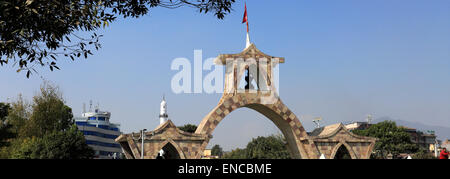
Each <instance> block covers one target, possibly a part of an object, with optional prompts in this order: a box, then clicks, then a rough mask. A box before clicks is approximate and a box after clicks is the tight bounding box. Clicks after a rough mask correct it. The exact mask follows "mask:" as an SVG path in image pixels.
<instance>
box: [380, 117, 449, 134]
mask: <svg viewBox="0 0 450 179" xmlns="http://www.w3.org/2000/svg"><path fill="white" fill-rule="evenodd" d="M386 120H389V121H394V122H395V123H397V125H398V126H405V127H410V128H415V129H417V130H420V131H423V132H426V131H427V130H433V131H435V132H436V135H437V137H438V139H439V140H445V139H450V127H445V126H444V127H443V126H432V125H426V124H423V123H419V122H409V121H404V120H399V119H392V118H390V117H381V118H377V119H375V120H374V121H373V123H378V122H382V121H386Z"/></svg>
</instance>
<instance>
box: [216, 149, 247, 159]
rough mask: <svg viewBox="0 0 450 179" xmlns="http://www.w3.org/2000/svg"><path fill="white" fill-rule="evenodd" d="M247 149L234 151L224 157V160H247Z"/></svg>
mask: <svg viewBox="0 0 450 179" xmlns="http://www.w3.org/2000/svg"><path fill="white" fill-rule="evenodd" d="M246 153H247V152H246V149H245V148H244V149H240V148H237V149H234V150H232V151H231V152H226V153H224V154H223V155H222V157H221V158H222V159H247V157H246Z"/></svg>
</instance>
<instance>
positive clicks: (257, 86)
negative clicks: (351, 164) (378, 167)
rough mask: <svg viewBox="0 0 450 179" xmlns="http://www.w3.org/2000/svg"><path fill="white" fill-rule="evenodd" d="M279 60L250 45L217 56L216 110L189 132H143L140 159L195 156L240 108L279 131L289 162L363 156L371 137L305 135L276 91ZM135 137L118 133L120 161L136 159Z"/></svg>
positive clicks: (339, 130) (330, 131)
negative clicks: (221, 72)
mask: <svg viewBox="0 0 450 179" xmlns="http://www.w3.org/2000/svg"><path fill="white" fill-rule="evenodd" d="M284 62H285V59H284V58H282V57H274V56H270V55H267V54H264V53H263V52H261V51H260V50H258V49H257V48H256V46H255V45H254V44H249V45H248V47H247V48H245V49H244V51H242V52H241V53H238V54H223V55H219V56H218V57H217V58H216V60H215V63H216V64H219V65H225V85H224V93H223V95H222V98H221V99H220V100H219V103H218V104H217V106H216V107H215V108H214V109H212V111H211V112H210V113H209V114H207V115H206V116H205V117H204V118H203V120H202V121H201V123H200V125H199V126H198V128H197V130H196V131H195V133H188V132H183V131H181V130H179V129H178V128H177V127H176V126H175V125H174V124H173V123H172V121H170V120H168V121H166V122H165V123H163V124H161V125H160V126H158V127H157V128H156V129H155V130H153V131H149V132H146V133H145V138H144V147H143V148H144V158H146V159H154V158H156V157H157V156H158V154H159V151H160V150H161V149H163V150H164V151H165V155H166V158H175V159H199V158H201V157H202V154H203V151H204V150H205V148H206V146H207V145H208V143H209V141H210V139H211V138H212V133H213V131H214V129H215V128H216V127H217V126H218V125H219V124H220V122H221V121H222V120H223V119H224V118H225V117H226V116H227V115H228V114H230V113H231V112H233V111H234V110H236V109H238V108H243V107H246V108H250V109H253V110H255V111H257V112H259V113H261V114H263V115H264V116H266V117H267V118H268V119H270V120H271V121H272V122H273V123H274V124H275V125H276V126H277V127H278V129H280V131H281V132H282V134H283V135H284V137H285V138H286V141H287V148H288V151H289V152H290V154H291V157H292V158H296V159H318V158H319V157H320V156H324V157H325V158H327V159H329V158H335V156H336V153H337V151H338V150H339V149H340V148H342V147H344V148H345V149H346V150H347V151H348V153H349V154H350V156H351V158H352V159H367V158H369V157H370V154H371V152H372V150H373V147H374V144H375V141H376V139H375V138H370V137H363V136H357V135H355V134H353V133H351V132H349V131H347V130H346V129H345V126H343V125H342V124H340V125H334V126H331V127H325V128H323V129H321V130H319V131H315V132H314V131H313V133H311V136H309V135H308V133H307V132H306V131H305V129H304V128H303V125H302V124H301V122H300V121H299V119H298V118H297V116H296V115H295V114H294V113H293V112H292V111H291V110H290V109H289V108H288V107H287V106H286V105H285V104H284V103H283V102H282V100H281V99H280V97H279V96H278V93H277V89H276V85H275V84H276V82H277V81H276V76H274V73H273V69H274V68H275V67H276V65H278V64H279V63H284ZM242 82H245V86H240V84H241V83H242ZM140 135H141V134H135V133H131V134H123V135H121V136H119V137H118V138H117V139H116V141H117V142H118V143H120V145H121V146H122V149H123V151H124V153H125V156H126V158H129V159H133V158H140V156H141V152H142V151H141V149H142V137H141V136H140Z"/></svg>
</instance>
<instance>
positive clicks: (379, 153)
mask: <svg viewBox="0 0 450 179" xmlns="http://www.w3.org/2000/svg"><path fill="white" fill-rule="evenodd" d="M352 132H353V133H355V134H357V135H363V136H370V137H376V138H378V141H377V142H376V143H375V148H374V151H375V156H373V157H375V158H386V156H387V155H388V154H389V153H391V154H392V155H394V156H396V155H398V154H399V153H414V152H417V151H418V149H419V147H418V146H417V145H415V144H413V143H412V142H411V137H410V135H409V134H408V133H407V132H406V131H405V130H404V129H403V128H400V127H397V125H396V124H395V122H393V121H383V122H380V123H378V124H373V125H371V126H370V127H369V128H367V129H365V130H354V131H352Z"/></svg>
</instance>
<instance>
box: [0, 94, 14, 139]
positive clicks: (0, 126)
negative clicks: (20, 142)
mask: <svg viewBox="0 0 450 179" xmlns="http://www.w3.org/2000/svg"><path fill="white" fill-rule="evenodd" d="M10 108H11V107H10V105H9V104H5V103H0V147H3V146H5V145H8V142H7V141H6V140H7V139H9V138H12V137H13V134H12V132H11V131H10V130H9V128H11V125H9V124H8V121H7V120H6V117H7V116H8V111H9V109H10Z"/></svg>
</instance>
